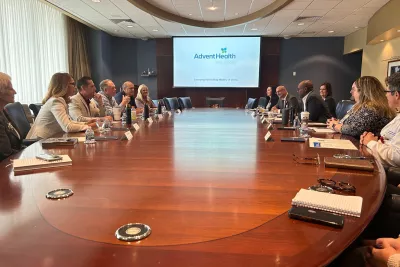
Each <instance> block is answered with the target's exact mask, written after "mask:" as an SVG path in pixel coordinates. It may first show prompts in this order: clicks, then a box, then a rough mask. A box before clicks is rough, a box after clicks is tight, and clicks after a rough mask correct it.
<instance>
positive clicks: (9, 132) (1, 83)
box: [0, 72, 22, 161]
mask: <svg viewBox="0 0 400 267" xmlns="http://www.w3.org/2000/svg"><path fill="white" fill-rule="evenodd" d="M16 93H17V92H15V90H14V88H13V86H12V84H11V77H10V76H8V75H7V74H5V73H2V72H0V161H2V160H3V159H5V158H7V157H8V156H10V155H12V154H13V153H16V152H18V151H19V150H21V148H22V146H21V143H22V142H21V139H20V135H19V133H18V131H17V130H16V128H15V127H14V126H13V125H12V124H11V122H9V121H8V119H7V117H6V116H5V114H4V113H3V110H4V107H5V105H7V104H8V103H14V95H15V94H16Z"/></svg>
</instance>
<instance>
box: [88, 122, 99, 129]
mask: <svg viewBox="0 0 400 267" xmlns="http://www.w3.org/2000/svg"><path fill="white" fill-rule="evenodd" d="M87 125H88V126H90V127H92V128H97V124H96V122H91V123H88V124H87Z"/></svg>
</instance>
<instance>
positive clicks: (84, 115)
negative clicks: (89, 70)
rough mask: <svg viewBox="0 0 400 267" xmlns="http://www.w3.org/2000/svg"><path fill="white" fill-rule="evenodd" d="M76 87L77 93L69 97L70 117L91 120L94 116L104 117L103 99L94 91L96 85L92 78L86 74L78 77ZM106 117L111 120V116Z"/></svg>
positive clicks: (83, 120)
mask: <svg viewBox="0 0 400 267" xmlns="http://www.w3.org/2000/svg"><path fill="white" fill-rule="evenodd" d="M77 88H78V93H77V94H76V95H74V96H72V97H71V102H70V103H69V115H70V116H71V118H72V119H73V120H75V121H82V122H92V121H93V120H95V117H104V114H105V109H104V106H103V100H102V98H101V95H100V94H97V93H96V86H95V85H94V83H93V80H92V78H90V77H87V76H84V77H82V78H80V79H79V80H78V82H77ZM95 100H96V102H97V103H98V105H97V104H96V102H95ZM106 118H107V119H109V120H112V118H111V117H106ZM103 119H104V118H103Z"/></svg>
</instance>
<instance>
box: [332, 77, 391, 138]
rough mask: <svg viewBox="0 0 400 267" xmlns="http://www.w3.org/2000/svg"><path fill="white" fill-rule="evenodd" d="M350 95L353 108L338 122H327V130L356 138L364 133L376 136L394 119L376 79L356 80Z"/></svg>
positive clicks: (364, 78)
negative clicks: (352, 100)
mask: <svg viewBox="0 0 400 267" xmlns="http://www.w3.org/2000/svg"><path fill="white" fill-rule="evenodd" d="M350 93H351V94H352V96H353V97H354V100H355V102H356V103H355V104H354V106H353V108H352V109H351V110H350V111H349V112H348V113H347V115H346V116H345V117H343V119H341V120H340V121H338V120H337V119H331V120H328V122H327V123H328V128H331V129H333V130H334V131H336V132H340V133H342V134H347V135H351V136H354V137H357V138H359V137H360V135H361V134H363V133H364V132H371V133H373V134H375V135H378V134H379V133H380V131H381V130H382V128H383V127H385V125H386V124H388V123H389V122H390V121H391V120H392V119H393V118H394V117H395V115H396V114H395V112H394V111H393V110H392V109H391V108H390V107H389V104H388V101H387V98H386V94H385V89H384V88H383V86H382V84H381V83H380V82H379V80H378V79H377V78H375V77H372V76H363V77H361V78H359V79H357V80H356V81H355V82H354V83H353V86H352V89H351V91H350Z"/></svg>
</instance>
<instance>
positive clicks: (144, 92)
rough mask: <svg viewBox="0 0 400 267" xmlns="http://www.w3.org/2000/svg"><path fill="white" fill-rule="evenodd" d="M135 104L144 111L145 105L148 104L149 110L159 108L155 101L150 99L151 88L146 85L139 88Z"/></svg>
mask: <svg viewBox="0 0 400 267" xmlns="http://www.w3.org/2000/svg"><path fill="white" fill-rule="evenodd" d="M135 103H136V107H137V108H138V109H143V108H144V105H145V104H147V105H148V106H149V108H157V107H156V105H154V103H153V100H151V98H150V97H149V88H148V87H147V86H146V85H145V84H141V85H140V86H139V89H138V93H137V96H136V99H135Z"/></svg>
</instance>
